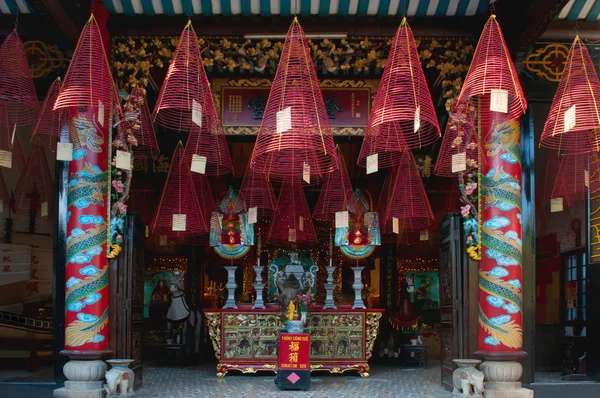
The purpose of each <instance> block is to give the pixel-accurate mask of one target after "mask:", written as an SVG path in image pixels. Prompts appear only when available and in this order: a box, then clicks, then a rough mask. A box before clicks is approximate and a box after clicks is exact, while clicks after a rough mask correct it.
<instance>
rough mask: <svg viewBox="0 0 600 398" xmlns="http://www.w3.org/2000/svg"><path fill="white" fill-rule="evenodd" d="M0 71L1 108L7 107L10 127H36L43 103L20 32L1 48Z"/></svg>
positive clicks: (7, 38)
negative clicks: (33, 124)
mask: <svg viewBox="0 0 600 398" xmlns="http://www.w3.org/2000/svg"><path fill="white" fill-rule="evenodd" d="M0 70H1V71H2V73H1V74H0V105H1V106H3V107H6V110H7V112H8V116H9V119H8V120H9V121H10V124H17V125H18V126H28V125H30V124H32V123H33V122H35V120H36V118H37V116H38V111H39V108H40V103H39V101H38V97H37V94H36V93H35V86H34V85H33V77H32V74H31V70H30V69H29V62H28V61H27V56H26V55H25V48H24V47H23V43H22V42H21V39H20V38H19V35H18V34H17V29H13V31H12V32H11V33H10V34H9V35H8V36H7V37H6V39H5V40H4V43H2V47H0ZM11 131H12V130H11Z"/></svg>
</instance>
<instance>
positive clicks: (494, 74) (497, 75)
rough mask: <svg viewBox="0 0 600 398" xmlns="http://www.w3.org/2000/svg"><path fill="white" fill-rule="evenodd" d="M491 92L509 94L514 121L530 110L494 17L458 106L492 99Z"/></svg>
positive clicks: (479, 45) (477, 49)
mask: <svg viewBox="0 0 600 398" xmlns="http://www.w3.org/2000/svg"><path fill="white" fill-rule="evenodd" d="M492 90H506V91H507V93H508V106H507V110H508V114H509V115H510V118H511V119H517V118H519V117H521V115H522V114H523V113H525V111H526V110H527V101H526V100H525V96H524V95H523V90H522V88H521V84H520V83H519V76H518V75H517V71H516V69H515V65H514V64H513V62H512V59H511V56H510V52H509V51H508V48H507V47H506V43H505V42H504V37H503V36H502V29H500V25H499V24H498V21H496V16H495V15H492V16H490V18H489V19H488V21H487V22H486V24H485V26H484V28H483V32H482V33H481V37H480V38H479V42H478V43H477V48H476V49H475V54H474V55H473V60H472V61H471V66H470V68H469V71H468V73H467V77H466V78H465V82H464V84H463V87H462V90H461V92H460V96H459V98H458V103H459V104H465V103H467V102H471V103H472V104H474V105H477V104H476V100H477V98H480V97H483V96H486V97H489V96H490V95H491V92H492ZM488 103H489V100H488ZM488 106H489V105H488ZM485 114H489V112H485Z"/></svg>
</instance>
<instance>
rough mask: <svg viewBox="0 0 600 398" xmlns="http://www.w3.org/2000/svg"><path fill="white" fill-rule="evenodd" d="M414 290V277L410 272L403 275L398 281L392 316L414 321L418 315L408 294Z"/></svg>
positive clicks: (401, 319) (397, 318)
mask: <svg viewBox="0 0 600 398" xmlns="http://www.w3.org/2000/svg"><path fill="white" fill-rule="evenodd" d="M414 292H415V285H414V277H413V276H412V275H410V274H406V275H404V277H403V278H402V281H401V283H400V293H399V294H398V303H397V306H396V307H397V308H398V312H396V314H395V316H394V318H395V319H396V320H398V321H400V322H414V321H415V320H417V318H418V316H417V313H416V311H415V307H414V305H413V303H412V301H411V298H410V295H411V293H414Z"/></svg>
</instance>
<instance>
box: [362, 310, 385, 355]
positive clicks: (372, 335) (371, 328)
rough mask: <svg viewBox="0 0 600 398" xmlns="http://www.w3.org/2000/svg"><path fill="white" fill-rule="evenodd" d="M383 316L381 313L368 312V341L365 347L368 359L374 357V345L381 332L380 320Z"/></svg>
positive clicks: (366, 333)
mask: <svg viewBox="0 0 600 398" xmlns="http://www.w3.org/2000/svg"><path fill="white" fill-rule="evenodd" d="M382 315H383V314H382V313H381V312H367V330H366V331H365V338H366V340H367V342H366V346H365V356H366V359H369V358H371V355H373V345H375V339H376V338H377V333H378V332H379V319H381V316H382Z"/></svg>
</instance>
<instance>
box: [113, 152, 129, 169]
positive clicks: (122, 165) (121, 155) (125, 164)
mask: <svg viewBox="0 0 600 398" xmlns="http://www.w3.org/2000/svg"><path fill="white" fill-rule="evenodd" d="M116 163H117V169H121V170H131V154H130V153H129V152H125V151H120V150H118V149H117V161H116Z"/></svg>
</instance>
